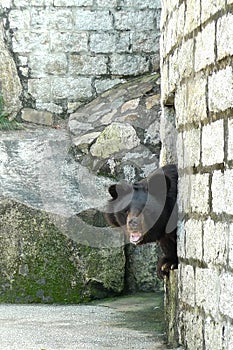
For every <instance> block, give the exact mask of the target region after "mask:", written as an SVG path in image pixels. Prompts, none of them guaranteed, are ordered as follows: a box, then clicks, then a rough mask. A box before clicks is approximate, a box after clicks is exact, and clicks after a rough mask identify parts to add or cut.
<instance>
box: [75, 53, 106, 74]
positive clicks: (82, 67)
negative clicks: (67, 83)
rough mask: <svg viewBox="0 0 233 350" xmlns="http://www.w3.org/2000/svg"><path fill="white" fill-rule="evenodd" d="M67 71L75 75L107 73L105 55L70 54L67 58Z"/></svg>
mask: <svg viewBox="0 0 233 350" xmlns="http://www.w3.org/2000/svg"><path fill="white" fill-rule="evenodd" d="M69 73H70V74H71V75H72V76H77V75H101V74H106V73H107V57H106V56H103V55H98V56H87V55H86V56H84V55H71V56H70V58H69Z"/></svg>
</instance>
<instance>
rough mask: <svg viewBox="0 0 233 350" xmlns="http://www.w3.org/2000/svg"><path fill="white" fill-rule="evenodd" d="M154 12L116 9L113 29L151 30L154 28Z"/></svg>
mask: <svg viewBox="0 0 233 350" xmlns="http://www.w3.org/2000/svg"><path fill="white" fill-rule="evenodd" d="M155 16H156V14H155V12H154V11H152V10H147V11H118V12H116V13H115V29H117V30H129V29H131V30H132V29H137V30H139V31H140V30H141V31H142V30H143V31H145V30H153V29H155V18H156V17H155Z"/></svg>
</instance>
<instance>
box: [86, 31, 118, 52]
mask: <svg viewBox="0 0 233 350" xmlns="http://www.w3.org/2000/svg"><path fill="white" fill-rule="evenodd" d="M115 45H116V35H115V34H114V33H108V32H107V33H91V34H90V50H91V51H92V52H96V53H106V52H114V49H115Z"/></svg>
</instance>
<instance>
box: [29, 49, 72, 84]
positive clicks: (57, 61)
mask: <svg viewBox="0 0 233 350" xmlns="http://www.w3.org/2000/svg"><path fill="white" fill-rule="evenodd" d="M28 66H29V68H30V75H31V77H32V78H42V77H46V76H48V75H55V76H59V75H65V74H66V72H67V67H68V62H67V58H66V54H64V53H56V54H51V53H48V52H47V53H46V54H45V52H38V51H37V52H34V53H32V54H31V55H30V59H29V64H28Z"/></svg>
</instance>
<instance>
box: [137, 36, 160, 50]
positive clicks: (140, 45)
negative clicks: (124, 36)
mask: <svg viewBox="0 0 233 350" xmlns="http://www.w3.org/2000/svg"><path fill="white" fill-rule="evenodd" d="M159 38H160V36H159V33H157V32H151V33H150V34H149V33H148V32H138V31H134V32H132V51H133V52H138V51H139V52H155V51H158V48H159Z"/></svg>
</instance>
